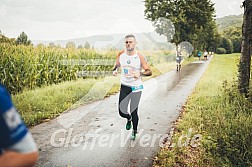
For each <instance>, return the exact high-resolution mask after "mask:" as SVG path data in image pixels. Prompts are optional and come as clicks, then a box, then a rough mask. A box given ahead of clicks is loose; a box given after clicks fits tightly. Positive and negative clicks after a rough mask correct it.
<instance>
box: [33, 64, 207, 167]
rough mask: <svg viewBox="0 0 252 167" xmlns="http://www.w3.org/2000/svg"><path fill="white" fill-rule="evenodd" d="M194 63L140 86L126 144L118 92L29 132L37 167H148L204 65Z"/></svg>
mask: <svg viewBox="0 0 252 167" xmlns="http://www.w3.org/2000/svg"><path fill="white" fill-rule="evenodd" d="M209 62H210V61H209V60H208V61H207V62H204V61H196V62H193V63H190V64H188V65H186V66H183V67H182V69H181V71H180V72H176V71H175V70H174V71H171V72H169V73H166V74H164V75H162V76H159V77H156V78H154V79H151V80H148V81H146V82H144V87H145V89H144V91H143V94H142V98H141V101H140V106H139V124H138V131H139V134H138V139H137V140H135V141H132V140H130V134H131V130H130V131H127V130H125V123H126V120H125V119H123V118H121V117H120V116H119V114H118V111H117V102H118V94H116V95H112V96H110V97H109V98H106V99H104V100H102V101H98V102H95V103H92V104H89V105H86V106H82V107H79V108H77V109H75V110H72V111H70V112H67V113H65V114H62V115H61V116H60V117H58V118H57V119H54V120H52V121H50V122H47V123H43V124H40V125H38V126H36V127H33V128H32V129H31V132H32V134H33V135H34V138H35V140H36V142H37V144H38V148H39V150H40V159H39V162H38V164H37V166H42V167H52V166H53V167H63V166H68V165H69V166H73V167H92V166H108V167H112V166H115V167H129V166H140V167H142V166H144V167H145V166H151V165H152V158H153V157H155V156H156V154H157V152H158V151H159V149H160V147H162V145H163V140H164V138H165V137H167V134H169V131H170V129H171V127H172V125H173V122H174V121H175V120H176V119H177V118H178V116H179V110H180V109H181V107H182V106H183V104H184V103H185V102H186V99H187V97H188V96H189V95H190V94H191V92H192V90H193V88H194V87H195V85H196V83H197V81H198V80H199V78H200V77H201V76H202V74H203V73H204V71H205V69H206V67H207V65H208V64H209Z"/></svg>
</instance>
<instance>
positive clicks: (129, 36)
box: [125, 34, 136, 39]
mask: <svg viewBox="0 0 252 167" xmlns="http://www.w3.org/2000/svg"><path fill="white" fill-rule="evenodd" d="M126 38H135V39H136V37H135V35H132V34H128V35H126V36H125V39H126Z"/></svg>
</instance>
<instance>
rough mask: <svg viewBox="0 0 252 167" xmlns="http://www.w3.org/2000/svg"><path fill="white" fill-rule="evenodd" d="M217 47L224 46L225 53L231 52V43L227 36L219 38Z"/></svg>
mask: <svg viewBox="0 0 252 167" xmlns="http://www.w3.org/2000/svg"><path fill="white" fill-rule="evenodd" d="M218 47H220V48H225V50H226V53H227V54H231V53H233V43H232V41H231V40H230V39H229V38H227V37H221V38H220V43H219V45H218Z"/></svg>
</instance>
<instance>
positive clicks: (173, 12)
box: [145, 0, 218, 50]
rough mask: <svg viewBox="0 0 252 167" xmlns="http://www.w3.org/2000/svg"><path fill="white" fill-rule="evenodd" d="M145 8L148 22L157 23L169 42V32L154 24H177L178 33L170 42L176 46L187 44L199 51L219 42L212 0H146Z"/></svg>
mask: <svg viewBox="0 0 252 167" xmlns="http://www.w3.org/2000/svg"><path fill="white" fill-rule="evenodd" d="M145 8H146V9H145V16H146V17H147V19H149V20H151V21H152V22H154V25H155V26H156V27H157V32H158V33H160V34H164V35H166V36H167V38H168V39H169V38H170V36H169V35H170V33H169V32H164V31H160V27H162V26H160V24H158V26H157V25H156V24H155V23H156V22H157V21H158V20H160V19H161V18H165V19H168V20H170V21H171V22H172V23H173V24H174V28H175V34H174V36H173V38H172V39H171V42H172V43H175V44H176V45H178V44H180V43H181V42H183V41H187V42H190V43H191V44H192V45H193V46H194V48H195V49H196V50H197V49H203V48H208V47H211V46H212V45H213V44H214V43H216V42H215V41H216V36H217V34H218V33H217V27H216V25H215V22H214V20H213V17H214V7H213V4H212V3H211V2H210V1H209V0H190V1H187V0H146V1H145ZM163 27H165V26H163ZM166 31H169V30H166ZM213 47H214V46H213Z"/></svg>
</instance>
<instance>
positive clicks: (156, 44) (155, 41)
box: [32, 32, 174, 50]
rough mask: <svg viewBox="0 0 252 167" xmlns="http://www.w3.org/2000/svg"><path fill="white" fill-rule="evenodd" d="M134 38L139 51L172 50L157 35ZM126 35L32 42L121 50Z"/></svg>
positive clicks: (145, 34)
mask: <svg viewBox="0 0 252 167" xmlns="http://www.w3.org/2000/svg"><path fill="white" fill-rule="evenodd" d="M133 34H134V35H135V36H136V39H137V42H138V45H137V47H138V48H139V49H144V50H146V49H150V50H153V49H154V50H155V49H157V48H160V47H162V48H163V49H173V47H174V46H173V45H172V44H171V43H167V42H166V41H167V39H166V38H164V37H161V36H159V35H157V34H156V33H155V32H149V33H133ZM125 35H126V34H109V35H95V36H90V37H85V38H76V39H67V40H57V41H32V43H33V44H34V45H37V44H40V43H42V44H44V45H49V43H54V44H55V45H57V44H59V45H61V46H62V47H65V46H66V44H67V43H68V42H74V43H75V46H76V47H78V46H79V45H82V46H84V44H85V43H86V42H88V43H89V44H90V46H91V47H94V48H95V49H104V48H108V47H110V48H115V49H123V48H124V36H125Z"/></svg>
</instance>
